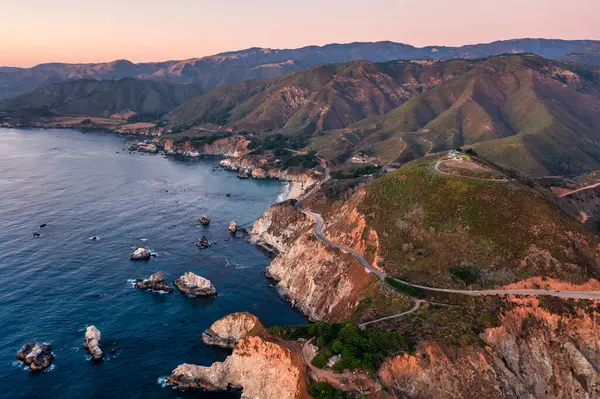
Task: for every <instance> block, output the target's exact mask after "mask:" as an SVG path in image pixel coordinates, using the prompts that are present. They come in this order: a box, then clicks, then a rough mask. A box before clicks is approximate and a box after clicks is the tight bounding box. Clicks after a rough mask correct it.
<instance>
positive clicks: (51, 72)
mask: <svg viewBox="0 0 600 399" xmlns="http://www.w3.org/2000/svg"><path fill="white" fill-rule="evenodd" d="M508 53H533V54H536V55H540V56H542V57H546V58H554V59H560V58H562V57H565V56H569V57H567V58H566V60H567V61H573V62H579V61H580V60H584V61H588V62H590V61H591V62H596V60H598V58H599V55H600V41H594V40H560V39H514V40H503V41H496V42H492V43H485V44H472V45H466V46H460V47H448V46H426V47H415V46H411V45H409V44H404V43H395V42H391V41H380V42H354V43H347V44H338V43H332V44H327V45H324V46H306V47H302V48H298V49H267V48H260V47H252V48H249V49H245V50H240V51H228V52H223V53H220V54H216V55H211V56H207V57H202V58H192V59H188V60H181V61H163V62H144V63H133V62H131V61H128V60H116V61H112V62H102V63H90V64H65V63H48V64H40V65H37V66H35V67H32V68H12V67H0V99H2V98H9V97H15V96H17V95H20V94H23V93H26V92H28V91H31V90H33V89H36V88H38V87H40V86H45V85H49V84H52V83H59V82H64V81H69V80H77V79H96V80H114V79H120V78H123V77H136V78H139V79H154V80H164V81H168V82H173V83H194V84H196V85H198V86H200V87H202V88H203V89H204V90H207V89H211V88H214V87H216V86H221V85H226V84H230V83H235V82H240V81H244V80H253V79H258V80H260V79H268V78H275V77H279V76H282V75H284V74H286V73H289V72H294V71H298V70H302V69H306V68H309V67H311V66H314V65H317V64H330V63H342V62H350V61H355V60H367V61H373V62H385V61H393V60H407V59H415V60H417V59H421V60H423V59H426V60H427V59H431V60H448V59H453V58H468V59H474V58H484V57H488V56H492V55H499V54H508ZM574 54H576V55H577V56H574Z"/></svg>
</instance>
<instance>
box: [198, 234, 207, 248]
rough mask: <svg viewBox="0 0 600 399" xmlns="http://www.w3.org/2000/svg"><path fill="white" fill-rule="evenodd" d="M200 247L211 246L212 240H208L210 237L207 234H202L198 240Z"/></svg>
mask: <svg viewBox="0 0 600 399" xmlns="http://www.w3.org/2000/svg"><path fill="white" fill-rule="evenodd" d="M196 246H197V247H198V248H208V247H210V242H208V238H206V236H200V238H199V239H198V242H197V243H196Z"/></svg>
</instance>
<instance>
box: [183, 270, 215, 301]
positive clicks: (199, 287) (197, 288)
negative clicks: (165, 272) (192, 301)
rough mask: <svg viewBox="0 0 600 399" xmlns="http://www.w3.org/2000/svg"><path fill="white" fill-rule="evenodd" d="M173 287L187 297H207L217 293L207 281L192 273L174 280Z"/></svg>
mask: <svg viewBox="0 0 600 399" xmlns="http://www.w3.org/2000/svg"><path fill="white" fill-rule="evenodd" d="M175 287H177V288H179V290H180V291H181V292H183V293H185V294H187V295H189V296H209V295H215V294H216V293H217V290H216V289H215V287H214V286H213V285H212V284H211V282H210V281H209V280H207V279H205V278H204V277H200V276H198V275H197V274H194V273H192V272H188V273H185V274H184V275H183V276H181V277H179V278H178V279H177V280H175Z"/></svg>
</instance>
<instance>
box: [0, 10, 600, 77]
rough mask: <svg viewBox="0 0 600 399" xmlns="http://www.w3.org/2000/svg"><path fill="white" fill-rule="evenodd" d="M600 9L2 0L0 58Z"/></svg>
mask: <svg viewBox="0 0 600 399" xmlns="http://www.w3.org/2000/svg"><path fill="white" fill-rule="evenodd" d="M599 19H600V0H570V1H567V2H565V1H559V0H501V1H500V0H485V1H484V0H453V1H448V0H360V1H359V0H302V1H286V0H252V1H250V0H218V1H216V0H211V1H208V0H169V1H156V0H127V1H123V0H104V1H91V0H53V1H48V0H18V1H17V0H0V65H5V66H33V65H36V64H39V63H42V62H54V61H61V62H98V61H111V60H114V59H120V58H125V59H129V60H131V61H134V62H140V61H160V60H168V59H186V58H193V57H201V56H204V55H210V54H215V53H218V52H223V51H229V50H239V49H244V48H247V47H254V46H256V47H270V48H295V47H302V46H306V45H312V44H317V45H323V44H327V43H333V42H337V43H347V42H353V41H377V40H391V41H396V42H404V43H408V44H413V45H417V46H424V45H463V44H471V43H480V42H490V41H494V40H502V39H511V38H521V37H545V38H561V39H599V40H600V23H598V21H599Z"/></svg>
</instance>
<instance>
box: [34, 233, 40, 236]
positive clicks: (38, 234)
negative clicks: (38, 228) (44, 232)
mask: <svg viewBox="0 0 600 399" xmlns="http://www.w3.org/2000/svg"><path fill="white" fill-rule="evenodd" d="M33 236H34V237H39V236H41V234H40V233H33Z"/></svg>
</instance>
